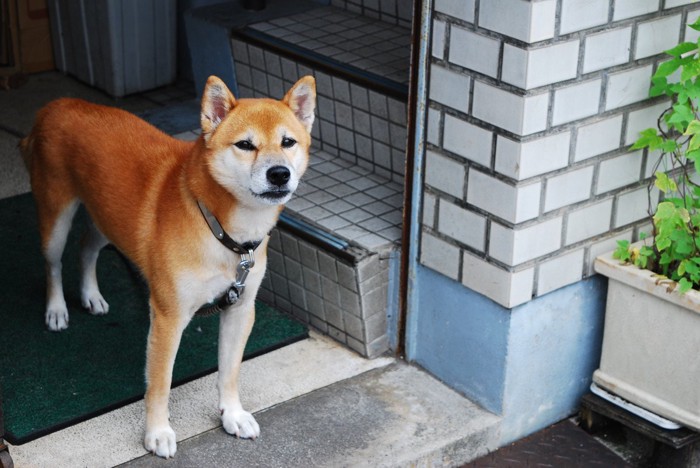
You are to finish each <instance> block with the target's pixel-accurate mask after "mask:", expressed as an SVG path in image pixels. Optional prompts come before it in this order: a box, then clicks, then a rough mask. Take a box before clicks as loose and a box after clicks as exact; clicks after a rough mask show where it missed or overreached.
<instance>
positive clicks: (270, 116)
mask: <svg viewBox="0 0 700 468" xmlns="http://www.w3.org/2000/svg"><path fill="white" fill-rule="evenodd" d="M315 106H316V87H315V81H314V79H313V77H311V76H306V77H304V78H301V79H300V80H299V81H298V82H297V83H296V84H295V85H294V86H293V87H292V88H291V89H290V90H289V91H288V92H287V94H286V95H285V97H284V98H283V99H282V100H281V101H276V100H272V99H240V100H236V99H235V98H234V96H233V95H232V94H231V92H230V91H229V90H228V88H227V87H226V85H225V84H224V83H223V82H222V81H221V80H220V79H218V78H216V77H210V78H209V80H208V81H207V84H206V87H205V90H204V94H203V97H202V105H201V129H202V134H201V136H200V137H199V139H198V140H197V141H195V142H183V141H179V140H177V139H174V138H172V137H170V136H168V135H166V134H164V133H162V132H161V131H159V130H157V129H156V128H154V127H152V126H151V125H149V124H148V123H146V122H144V121H143V120H140V119H139V118H137V117H135V116H133V115H131V114H129V113H127V112H125V111H122V110H119V109H115V108H110V107H105V106H98V105H94V104H90V103H87V102H85V101H81V100H77V99H59V100H57V101H54V102H52V103H49V104H48V105H47V106H46V107H44V108H43V109H42V110H40V111H39V112H38V114H37V117H36V123H35V126H34V128H33V129H32V132H31V133H30V135H29V136H28V137H27V138H25V139H24V140H22V142H21V143H20V147H21V151H22V155H23V157H24V160H25V162H26V165H27V168H28V169H29V173H30V176H31V185H32V191H33V193H34V198H35V200H36V205H37V212H38V216H39V230H40V234H41V243H42V244H41V247H42V249H43V253H44V256H45V258H46V271H47V305H46V325H47V326H48V328H49V329H50V330H54V331H59V330H63V329H65V328H66V327H68V310H67V308H66V302H65V299H64V296H63V286H62V281H61V254H62V253H63V249H64V246H65V243H66V237H67V235H68V232H69V229H70V226H71V222H72V218H73V215H74V214H75V212H76V209H77V208H78V206H79V204H80V203H82V204H83V205H84V206H85V208H86V210H87V212H88V214H89V216H90V218H91V221H92V222H91V226H90V228H89V229H88V232H87V233H86V235H85V237H84V238H83V243H82V250H81V253H80V264H81V267H82V285H81V300H82V304H83V306H84V307H85V308H86V309H88V310H89V311H90V312H91V313H93V314H96V315H99V314H105V313H107V311H108V309H109V306H108V304H107V302H106V301H105V299H104V298H103V297H102V295H101V294H100V290H99V288H98V285H97V278H96V263H97V256H98V253H99V251H100V249H101V248H102V247H104V246H105V245H106V244H107V243H109V242H111V243H113V244H114V245H115V246H116V247H117V248H118V249H119V250H120V251H121V252H122V253H123V254H125V255H126V256H127V257H128V258H129V259H130V260H131V261H132V262H133V263H134V264H135V265H136V266H137V267H138V268H139V269H140V271H141V273H142V274H143V276H144V277H145V279H146V280H147V282H148V285H149V290H150V298H149V305H150V317H151V325H150V330H149V334H148V344H147V357H146V360H147V364H146V383H147V390H146V434H145V440H144V445H145V447H146V449H147V450H149V451H151V452H153V453H155V454H157V455H159V456H161V457H165V458H168V457H172V456H173V455H175V451H176V438H175V433H174V432H173V430H172V428H171V427H170V423H169V421H168V419H169V413H168V398H169V394H170V386H171V380H172V370H173V363H174V361H175V354H176V352H177V348H178V346H179V343H180V338H181V335H182V332H183V330H184V328H185V327H186V326H187V324H188V322H189V321H190V320H191V319H192V317H193V316H194V315H195V313H196V312H197V311H198V310H200V309H201V307H202V306H203V305H206V304H211V303H217V304H219V306H217V307H218V309H219V310H220V312H221V314H220V332H219V378H218V386H219V409H220V410H221V420H222V423H223V427H224V429H225V430H226V432H228V433H230V434H233V435H235V436H238V437H242V438H253V439H254V438H256V437H257V436H258V435H259V434H260V429H259V427H258V424H257V422H256V421H255V419H254V418H253V416H252V415H251V414H250V413H248V412H246V411H245V410H244V409H243V408H242V406H241V402H240V398H239V388H238V374H239V369H240V363H241V358H242V356H243V348H244V346H245V343H246V341H247V339H248V335H249V333H250V331H251V328H252V326H253V321H254V318H255V309H254V303H255V296H256V294H257V290H258V287H259V286H260V282H261V281H262V279H263V276H264V274H265V266H266V249H267V235H268V233H269V232H270V230H271V229H272V228H273V226H274V225H275V223H276V222H277V218H278V216H279V213H280V212H281V210H282V207H283V204H284V203H285V202H287V201H288V200H289V198H290V197H291V196H292V193H293V192H294V190H295V189H296V188H297V184H298V183H299V178H300V177H301V176H302V174H303V173H304V171H305V170H306V167H307V165H308V158H309V145H310V143H311V136H310V132H311V127H312V125H313V121H314V110H315ZM117 313H118V312H117Z"/></svg>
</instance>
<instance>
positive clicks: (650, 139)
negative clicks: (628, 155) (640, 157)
mask: <svg viewBox="0 0 700 468" xmlns="http://www.w3.org/2000/svg"><path fill="white" fill-rule="evenodd" d="M662 140H663V139H662V138H661V137H660V136H659V135H657V133H656V129H654V128H647V129H646V130H642V131H641V132H639V138H638V139H637V141H635V142H634V144H633V145H632V146H631V147H630V149H631V150H638V149H642V148H646V147H648V146H651V145H660V144H661V141H662Z"/></svg>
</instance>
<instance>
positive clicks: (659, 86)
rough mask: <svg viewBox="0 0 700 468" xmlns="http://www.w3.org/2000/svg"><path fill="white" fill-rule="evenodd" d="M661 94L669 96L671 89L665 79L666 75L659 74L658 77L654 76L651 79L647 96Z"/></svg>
mask: <svg viewBox="0 0 700 468" xmlns="http://www.w3.org/2000/svg"><path fill="white" fill-rule="evenodd" d="M662 94H666V95H668V96H671V94H672V93H671V90H670V89H669V86H668V81H667V80H666V77H664V76H660V77H654V78H652V79H651V88H650V89H649V96H650V97H656V96H661V95H662Z"/></svg>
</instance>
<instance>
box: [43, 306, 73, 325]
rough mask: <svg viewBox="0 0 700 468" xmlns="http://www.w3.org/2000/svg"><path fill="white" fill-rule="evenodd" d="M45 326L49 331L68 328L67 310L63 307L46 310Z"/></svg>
mask: <svg viewBox="0 0 700 468" xmlns="http://www.w3.org/2000/svg"><path fill="white" fill-rule="evenodd" d="M46 326H47V327H49V330H51V331H61V330H65V329H66V328H68V309H67V308H66V307H65V306H63V307H49V308H48V309H46Z"/></svg>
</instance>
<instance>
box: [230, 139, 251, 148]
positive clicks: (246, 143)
mask: <svg viewBox="0 0 700 468" xmlns="http://www.w3.org/2000/svg"><path fill="white" fill-rule="evenodd" d="M233 146H235V147H236V148H238V149H241V150H243V151H255V146H253V144H252V143H251V142H250V141H248V140H241V141H238V142H236V143H234V144H233Z"/></svg>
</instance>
